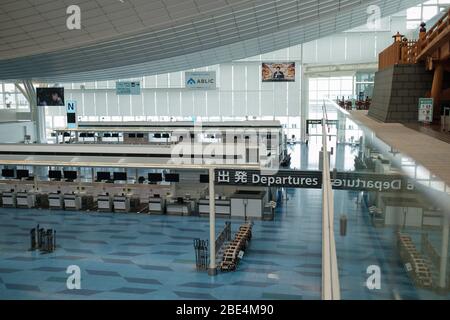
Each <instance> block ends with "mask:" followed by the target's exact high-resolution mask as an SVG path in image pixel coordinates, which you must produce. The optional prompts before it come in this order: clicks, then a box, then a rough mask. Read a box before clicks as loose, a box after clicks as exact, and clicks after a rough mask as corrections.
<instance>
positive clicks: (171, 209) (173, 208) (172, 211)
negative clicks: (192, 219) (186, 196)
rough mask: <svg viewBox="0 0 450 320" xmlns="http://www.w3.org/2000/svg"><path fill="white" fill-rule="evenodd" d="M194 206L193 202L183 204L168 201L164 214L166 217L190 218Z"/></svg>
mask: <svg viewBox="0 0 450 320" xmlns="http://www.w3.org/2000/svg"><path fill="white" fill-rule="evenodd" d="M194 205H195V202H194V201H184V202H183V203H179V202H177V201H174V200H169V201H168V202H167V205H166V213H167V214H168V215H176V216H190V215H191V213H192V210H193V207H194Z"/></svg>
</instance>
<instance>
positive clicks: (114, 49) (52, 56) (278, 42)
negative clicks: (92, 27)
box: [0, 0, 421, 82]
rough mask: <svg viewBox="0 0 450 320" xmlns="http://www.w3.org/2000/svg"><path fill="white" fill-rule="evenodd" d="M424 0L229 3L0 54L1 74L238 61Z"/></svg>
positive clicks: (52, 75)
mask: <svg viewBox="0 0 450 320" xmlns="http://www.w3.org/2000/svg"><path fill="white" fill-rule="evenodd" d="M420 2H421V1H417V0H390V1H389V0H378V1H364V0H340V1H337V0H305V1H299V0H278V1H276V0H263V1H244V2H241V3H240V4H234V5H229V6H228V9H231V10H225V11H224V12H223V13H220V14H219V13H217V12H215V13H214V14H210V15H199V16H198V17H197V18H196V19H192V20H191V21H190V22H189V23H183V24H178V25H172V26H171V27H170V28H160V29H158V30H154V31H150V32H139V33H137V34H134V35H127V36H120V37H117V38H115V39H111V40H108V41H103V42H101V43H97V44H91V45H85V46H80V47H78V48H70V49H63V50H57V51H55V52H49V53H41V54H36V55H31V56H26V57H19V58H15V59H5V60H0V79H3V80H17V79H32V80H36V81H45V82H70V81H74V82H77V81H92V80H108V79H118V78H131V77H138V76H143V75H152V74H161V73H167V72H174V71H180V70H186V69H192V68H198V67H202V66H207V65H213V64H218V63H225V62H231V61H233V60H238V59H243V58H246V57H250V56H255V55H258V54H263V53H267V52H271V51H275V50H279V49H283V48H286V47H289V46H293V45H297V44H300V43H304V42H308V41H311V40H315V39H318V38H321V37H324V36H327V35H330V34H333V33H336V32H341V31H345V30H348V29H351V28H353V27H357V26H360V25H363V24H364V23H365V22H366V21H367V18H368V13H367V8H368V6H369V5H371V4H375V5H378V6H379V7H380V9H381V13H382V15H383V16H388V15H391V14H393V13H396V12H399V11H401V10H402V9H405V8H408V7H411V6H413V5H415V4H417V3H420Z"/></svg>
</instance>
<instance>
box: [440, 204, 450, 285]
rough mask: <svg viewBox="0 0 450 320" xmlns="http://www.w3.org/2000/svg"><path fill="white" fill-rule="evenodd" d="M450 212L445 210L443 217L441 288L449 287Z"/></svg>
mask: <svg viewBox="0 0 450 320" xmlns="http://www.w3.org/2000/svg"><path fill="white" fill-rule="evenodd" d="M448 215H449V213H448V212H444V213H443V217H442V247H441V265H440V268H439V288H440V289H445V288H446V287H447V260H448V232H449V230H448V229H449V217H448Z"/></svg>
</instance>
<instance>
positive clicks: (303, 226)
mask: <svg viewBox="0 0 450 320" xmlns="http://www.w3.org/2000/svg"><path fill="white" fill-rule="evenodd" d="M299 203H308V210H299V208H298V204H299ZM320 203H321V194H320V191H317V190H303V191H302V192H299V193H298V194H297V197H296V199H295V201H294V200H292V201H289V202H288V206H287V208H288V210H285V208H284V209H283V210H280V212H278V214H277V220H276V221H274V222H270V221H268V222H262V221H257V222H256V223H255V226H254V232H253V239H252V241H251V245H250V249H249V250H247V252H246V255H245V257H244V259H243V261H242V263H241V264H240V265H239V271H238V272H234V273H221V274H219V275H218V276H217V277H210V276H208V275H207V274H206V273H204V272H197V271H196V270H195V262H194V260H195V258H194V249H193V243H192V242H193V239H194V238H203V239H207V238H208V235H209V233H208V219H207V218H197V217H173V216H149V215H139V214H107V213H82V212H64V211H47V210H34V209H33V210H20V209H5V208H1V209H0V222H1V223H0V298H2V299H180V298H183V299H319V298H320V281H321V280H320V276H321V246H320V243H321V231H320V228H321V227H320V225H321V222H320V220H321V218H320ZM286 212H289V213H286ZM224 222H225V220H222V219H218V221H217V229H218V230H219V228H222V227H223V225H224ZM37 223H39V224H40V225H41V226H42V227H45V228H50V227H51V228H54V229H56V230H57V245H58V248H57V250H56V251H55V252H54V253H51V254H40V253H38V252H29V251H27V250H28V248H29V230H30V228H32V227H34V226H35V225H36V224H37ZM240 223H242V221H236V222H234V221H233V222H232V227H233V229H236V228H237V227H238V226H239V224H240ZM73 264H74V265H78V266H79V267H80V268H81V270H82V281H81V287H82V290H67V289H66V279H67V276H68V275H67V274H66V273H65V271H66V268H67V267H68V266H69V265H73Z"/></svg>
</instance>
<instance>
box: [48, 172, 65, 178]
mask: <svg viewBox="0 0 450 320" xmlns="http://www.w3.org/2000/svg"><path fill="white" fill-rule="evenodd" d="M48 177H49V178H50V179H61V178H62V174H61V171H59V170H50V171H49V172H48Z"/></svg>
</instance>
